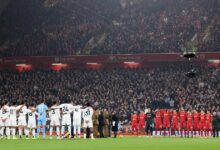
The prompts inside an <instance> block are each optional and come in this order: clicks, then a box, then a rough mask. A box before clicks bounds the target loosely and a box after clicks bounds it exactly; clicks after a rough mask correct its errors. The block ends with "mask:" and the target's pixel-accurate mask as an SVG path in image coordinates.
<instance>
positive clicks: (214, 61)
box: [208, 59, 220, 63]
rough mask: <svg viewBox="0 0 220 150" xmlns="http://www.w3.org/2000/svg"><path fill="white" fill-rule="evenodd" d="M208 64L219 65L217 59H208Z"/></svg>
mask: <svg viewBox="0 0 220 150" xmlns="http://www.w3.org/2000/svg"><path fill="white" fill-rule="evenodd" d="M208 62H210V63H220V60H219V59H209V60H208Z"/></svg>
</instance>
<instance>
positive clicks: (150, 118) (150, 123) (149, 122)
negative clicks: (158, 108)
mask: <svg viewBox="0 0 220 150" xmlns="http://www.w3.org/2000/svg"><path fill="white" fill-rule="evenodd" d="M154 117H155V116H154V114H153V112H152V110H151V109H150V108H149V109H148V110H147V113H146V135H147V137H149V136H151V137H152V136H153V128H154Z"/></svg>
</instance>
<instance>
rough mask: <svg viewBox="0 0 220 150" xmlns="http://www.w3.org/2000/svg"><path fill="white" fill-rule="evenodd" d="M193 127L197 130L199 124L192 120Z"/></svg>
mask: <svg viewBox="0 0 220 150" xmlns="http://www.w3.org/2000/svg"><path fill="white" fill-rule="evenodd" d="M193 129H194V130H198V129H199V124H198V123H195V122H194V124H193Z"/></svg>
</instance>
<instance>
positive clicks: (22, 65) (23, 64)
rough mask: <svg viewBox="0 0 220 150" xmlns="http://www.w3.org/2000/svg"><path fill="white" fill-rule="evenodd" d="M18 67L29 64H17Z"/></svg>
mask: <svg viewBox="0 0 220 150" xmlns="http://www.w3.org/2000/svg"><path fill="white" fill-rule="evenodd" d="M16 66H17V67H26V66H27V64H16Z"/></svg>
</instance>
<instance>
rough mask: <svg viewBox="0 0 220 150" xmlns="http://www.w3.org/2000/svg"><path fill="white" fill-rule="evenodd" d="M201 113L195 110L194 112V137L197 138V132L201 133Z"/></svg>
mask: <svg viewBox="0 0 220 150" xmlns="http://www.w3.org/2000/svg"><path fill="white" fill-rule="evenodd" d="M199 115H200V114H199V113H198V112H197V111H196V110H194V112H193V131H194V136H196V132H197V131H199Z"/></svg>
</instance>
